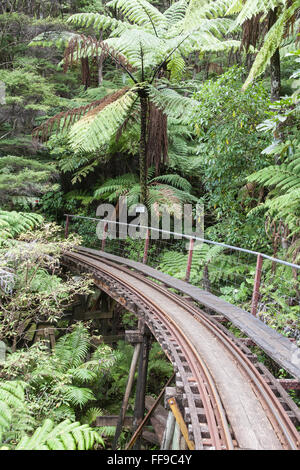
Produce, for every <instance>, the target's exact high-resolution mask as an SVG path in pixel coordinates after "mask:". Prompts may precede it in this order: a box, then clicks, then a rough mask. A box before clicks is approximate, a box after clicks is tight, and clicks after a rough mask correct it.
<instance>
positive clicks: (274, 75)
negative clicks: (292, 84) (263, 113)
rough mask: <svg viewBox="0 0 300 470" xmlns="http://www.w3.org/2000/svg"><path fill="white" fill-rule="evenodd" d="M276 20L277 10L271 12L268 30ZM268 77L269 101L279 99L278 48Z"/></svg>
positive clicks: (271, 62) (272, 59) (272, 58)
mask: <svg viewBox="0 0 300 470" xmlns="http://www.w3.org/2000/svg"><path fill="white" fill-rule="evenodd" d="M276 20H277V8H275V9H274V10H272V11H271V12H270V15H269V24H268V29H269V30H270V29H271V28H272V26H273V25H274V24H275V23H276ZM270 75H271V101H277V100H279V99H280V89H281V76H280V53H279V48H278V49H276V51H275V53H274V54H273V56H272V57H271V60H270Z"/></svg>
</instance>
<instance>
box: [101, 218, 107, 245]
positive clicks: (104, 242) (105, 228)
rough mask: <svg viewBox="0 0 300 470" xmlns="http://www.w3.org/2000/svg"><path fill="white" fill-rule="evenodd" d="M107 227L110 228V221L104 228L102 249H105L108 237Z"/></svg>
mask: <svg viewBox="0 0 300 470" xmlns="http://www.w3.org/2000/svg"><path fill="white" fill-rule="evenodd" d="M107 229H108V223H107V222H106V224H105V225H104V230H103V236H102V244H101V250H102V251H104V250H105V244H106V237H107Z"/></svg>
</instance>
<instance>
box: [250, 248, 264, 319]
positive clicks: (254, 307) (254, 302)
mask: <svg viewBox="0 0 300 470" xmlns="http://www.w3.org/2000/svg"><path fill="white" fill-rule="evenodd" d="M262 264H263V257H262V255H261V254H258V255H257V262H256V272H255V278H254V287H253V295H252V304H251V313H252V315H254V316H255V317H256V314H257V304H258V300H259V295H260V282H261V272H262Z"/></svg>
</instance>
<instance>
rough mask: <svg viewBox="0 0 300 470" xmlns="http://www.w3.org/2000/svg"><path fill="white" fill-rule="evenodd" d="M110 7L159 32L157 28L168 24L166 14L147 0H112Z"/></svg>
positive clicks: (132, 20) (138, 23)
mask: <svg viewBox="0 0 300 470" xmlns="http://www.w3.org/2000/svg"><path fill="white" fill-rule="evenodd" d="M107 6H108V7H111V8H114V9H116V10H119V11H120V12H121V13H122V14H123V15H124V17H125V18H126V19H128V20H129V21H130V22H132V23H134V24H136V25H139V26H144V27H146V28H147V29H148V30H149V29H150V30H152V31H154V33H155V34H157V28H163V27H165V26H166V22H167V21H166V18H165V17H164V15H163V14H162V13H161V12H160V11H159V10H158V9H157V8H156V7H155V6H153V5H151V3H150V2H147V1H146V0H111V1H110V2H108V3H107Z"/></svg>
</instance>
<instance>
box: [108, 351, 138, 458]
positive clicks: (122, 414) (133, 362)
mask: <svg viewBox="0 0 300 470" xmlns="http://www.w3.org/2000/svg"><path fill="white" fill-rule="evenodd" d="M140 351H141V343H137V344H136V345H135V348H134V352H133V356H132V360H131V366H130V371H129V376H128V381H127V385H126V390H125V395H124V398H123V403H122V408H121V412H120V416H119V420H118V424H117V427H116V432H115V437H114V441H113V445H112V448H113V450H116V448H117V445H118V440H119V437H120V434H121V432H122V428H123V423H124V420H125V415H126V411H127V406H128V400H129V396H130V393H131V389H132V385H133V380H134V374H135V369H136V366H137V363H138V359H139V356H140Z"/></svg>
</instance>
